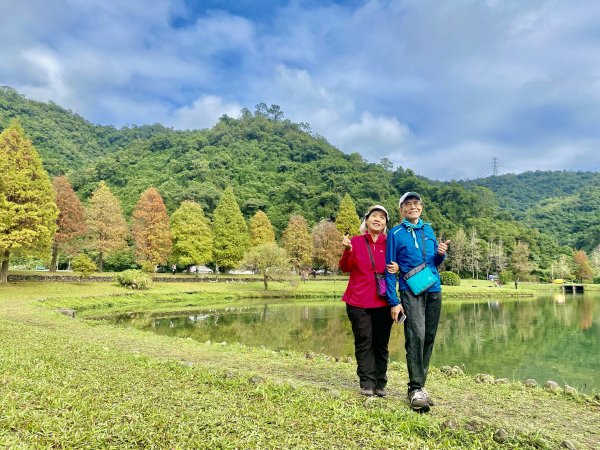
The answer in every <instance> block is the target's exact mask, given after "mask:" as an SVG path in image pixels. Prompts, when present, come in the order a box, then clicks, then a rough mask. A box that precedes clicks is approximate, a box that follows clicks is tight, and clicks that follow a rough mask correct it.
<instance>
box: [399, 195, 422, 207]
mask: <svg viewBox="0 0 600 450" xmlns="http://www.w3.org/2000/svg"><path fill="white" fill-rule="evenodd" d="M411 197H414V198H416V199H417V200H419V201H420V202H421V203H422V202H423V200H421V196H420V195H419V194H417V193H416V192H405V193H404V194H403V195H402V197H400V201H399V202H398V206H400V207H402V203H404V202H405V201H406V200H407V199H409V198H411Z"/></svg>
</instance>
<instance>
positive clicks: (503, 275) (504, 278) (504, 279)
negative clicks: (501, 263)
mask: <svg viewBox="0 0 600 450" xmlns="http://www.w3.org/2000/svg"><path fill="white" fill-rule="evenodd" d="M514 276H515V275H514V274H513V273H512V271H511V270H503V271H502V272H500V273H499V274H498V277H499V278H500V284H508V283H510V282H511V281H513V279H514Z"/></svg>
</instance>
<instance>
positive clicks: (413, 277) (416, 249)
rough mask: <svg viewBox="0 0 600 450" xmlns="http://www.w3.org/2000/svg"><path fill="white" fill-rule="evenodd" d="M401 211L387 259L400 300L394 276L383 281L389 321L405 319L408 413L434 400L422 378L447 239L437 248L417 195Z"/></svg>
mask: <svg viewBox="0 0 600 450" xmlns="http://www.w3.org/2000/svg"><path fill="white" fill-rule="evenodd" d="M399 207H400V216H401V217H402V218H403V221H402V223H401V224H400V225H398V226H396V227H394V228H392V229H391V230H390V232H389V235H388V239H387V250H386V255H387V258H386V261H387V262H388V263H390V262H391V261H396V262H397V263H398V265H399V266H400V275H401V276H400V277H399V278H398V279H399V283H400V299H398V296H397V294H396V275H393V274H388V275H387V277H386V281H387V295H388V302H389V304H390V306H391V316H392V319H394V320H397V318H398V315H399V314H405V315H406V320H405V321H404V339H405V347H406V365H407V367H408V378H409V382H408V401H409V403H410V406H411V408H412V409H414V410H417V411H422V412H427V411H429V407H430V406H432V405H433V402H432V401H431V399H430V398H429V395H428V393H427V391H426V390H425V380H426V379H427V371H428V369H429V359H430V358H431V352H432V351H433V342H434V340H435V335H436V332H437V327H438V322H439V318H440V311H441V307H442V288H441V283H440V276H439V274H438V271H437V266H439V265H440V264H441V263H442V261H444V258H445V257H446V251H447V249H448V244H449V243H450V241H446V242H443V243H440V244H438V242H437V240H436V238H435V234H434V232H433V228H431V224H429V223H425V222H423V220H422V219H421V213H422V212H423V202H422V200H421V196H420V195H419V194H417V193H416V192H407V193H405V194H404V195H403V196H402V197H401V198H400V203H399Z"/></svg>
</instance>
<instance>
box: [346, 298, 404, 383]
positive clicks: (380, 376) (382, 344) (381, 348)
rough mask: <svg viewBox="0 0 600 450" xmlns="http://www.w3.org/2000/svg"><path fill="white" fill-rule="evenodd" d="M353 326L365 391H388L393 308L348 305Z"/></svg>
mask: <svg viewBox="0 0 600 450" xmlns="http://www.w3.org/2000/svg"><path fill="white" fill-rule="evenodd" d="M346 312H347V313H348V318H349V319H350V322H351V323H352V333H353V334H354V355H355V356H356V363H357V368H356V374H357V375H358V378H359V380H360V387H362V388H373V389H375V388H384V387H385V385H386V384H387V366H388V356H389V351H388V343H389V341H390V331H391V329H392V323H393V320H392V316H391V314H390V307H389V306H383V307H381V308H359V307H357V306H352V305H348V304H346Z"/></svg>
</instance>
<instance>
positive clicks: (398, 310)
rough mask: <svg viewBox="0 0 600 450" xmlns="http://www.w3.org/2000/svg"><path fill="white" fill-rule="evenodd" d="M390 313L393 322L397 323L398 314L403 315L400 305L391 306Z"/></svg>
mask: <svg viewBox="0 0 600 450" xmlns="http://www.w3.org/2000/svg"><path fill="white" fill-rule="evenodd" d="M390 311H391V312H392V319H394V322H398V315H399V314H400V313H402V314H405V312H404V308H403V307H402V305H396V306H392V309H391V310H390Z"/></svg>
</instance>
